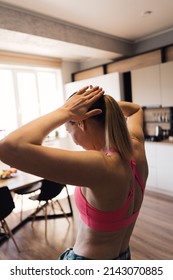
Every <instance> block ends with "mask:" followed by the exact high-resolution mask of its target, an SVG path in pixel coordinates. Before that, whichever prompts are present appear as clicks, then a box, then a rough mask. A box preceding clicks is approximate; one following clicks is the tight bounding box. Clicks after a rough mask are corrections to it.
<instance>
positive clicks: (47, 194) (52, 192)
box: [38, 179, 65, 201]
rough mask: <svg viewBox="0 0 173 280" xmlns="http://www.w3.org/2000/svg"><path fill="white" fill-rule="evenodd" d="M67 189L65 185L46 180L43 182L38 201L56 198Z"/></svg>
mask: <svg viewBox="0 0 173 280" xmlns="http://www.w3.org/2000/svg"><path fill="white" fill-rule="evenodd" d="M64 187H65V185H64V184H60V183H56V182H53V181H50V180H46V179H44V180H43V181H42V186H41V192H40V194H39V196H38V200H40V201H41V200H44V201H47V200H50V199H52V198H54V197H56V196H57V195H58V194H59V193H60V192H61V191H62V189H63V188H64Z"/></svg>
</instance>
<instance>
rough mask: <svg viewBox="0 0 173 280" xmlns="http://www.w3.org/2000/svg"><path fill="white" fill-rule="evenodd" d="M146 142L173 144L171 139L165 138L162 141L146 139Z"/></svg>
mask: <svg viewBox="0 0 173 280" xmlns="http://www.w3.org/2000/svg"><path fill="white" fill-rule="evenodd" d="M145 143H154V144H170V145H173V141H170V140H169V139H165V140H162V141H158V142H157V141H145Z"/></svg>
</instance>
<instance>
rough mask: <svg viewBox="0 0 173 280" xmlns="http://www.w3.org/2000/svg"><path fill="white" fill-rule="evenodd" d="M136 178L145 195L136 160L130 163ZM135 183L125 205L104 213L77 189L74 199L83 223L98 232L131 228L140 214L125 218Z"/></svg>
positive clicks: (135, 213)
mask: <svg viewBox="0 0 173 280" xmlns="http://www.w3.org/2000/svg"><path fill="white" fill-rule="evenodd" d="M130 165H131V168H132V171H133V174H134V177H135V178H136V179H137V181H138V182H139V185H140V187H141V191H142V195H144V188H145V186H144V184H143V181H142V179H141V177H140V175H139V174H138V172H137V171H136V163H135V161H134V160H132V161H131V162H130ZM134 186H135V182H134V180H133V183H132V186H131V189H130V192H129V195H128V198H127V200H126V202H125V203H124V205H123V206H122V207H121V208H120V209H118V210H117V211H108V212H106V211H102V210H99V209H96V208H95V207H93V206H92V205H91V204H89V203H88V201H87V200H86V198H85V197H84V195H83V194H82V192H81V188H80V187H76V188H75V192H74V198H75V203H76V206H77V208H78V210H79V213H80V216H81V219H82V221H83V222H84V223H85V224H86V225H87V226H89V227H90V228H92V229H94V230H97V231H114V230H118V229H121V228H124V227H127V226H129V225H130V224H131V223H133V222H135V221H136V219H137V216H138V214H139V210H140V209H138V210H137V211H135V212H134V213H133V214H132V215H130V216H129V217H125V214H126V213H127V210H128V207H129V205H130V202H131V199H132V197H133V192H134Z"/></svg>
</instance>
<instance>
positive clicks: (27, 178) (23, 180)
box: [0, 170, 73, 244]
mask: <svg viewBox="0 0 173 280" xmlns="http://www.w3.org/2000/svg"><path fill="white" fill-rule="evenodd" d="M42 180H44V178H42V177H39V176H36V175H33V174H29V173H26V172H23V171H20V170H17V172H16V173H14V174H12V175H11V177H10V178H6V179H0V188H1V187H3V186H7V187H8V188H9V190H10V191H11V192H13V191H16V190H19V189H22V188H25V187H29V186H30V185H32V184H34V183H38V182H41V181H42ZM65 187H66V192H67V199H68V203H69V208H70V212H68V213H66V215H67V216H69V217H70V216H72V215H73V210H72V205H71V200H70V196H69V193H68V188H67V186H66V185H65ZM34 213H35V211H34V212H33V213H31V214H29V215H28V216H27V217H26V218H25V219H23V220H22V221H20V222H19V223H18V224H16V225H15V226H14V227H13V228H12V229H11V231H12V233H13V234H14V233H15V232H16V231H18V230H19V229H20V228H21V227H22V226H23V225H25V224H26V222H28V221H32V219H33V215H34ZM58 217H64V215H63V214H61V213H59V214H51V215H48V217H47V218H48V219H52V218H58ZM44 218H45V216H44V215H38V216H36V217H35V219H36V220H40V219H44ZM5 240H7V237H6V236H5V235H4V237H3V238H1V239H0V244H2V243H3V242H4V241H5Z"/></svg>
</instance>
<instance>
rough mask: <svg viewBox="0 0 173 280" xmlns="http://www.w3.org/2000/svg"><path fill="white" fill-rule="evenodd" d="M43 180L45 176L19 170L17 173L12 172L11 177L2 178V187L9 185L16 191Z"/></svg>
mask: <svg viewBox="0 0 173 280" xmlns="http://www.w3.org/2000/svg"><path fill="white" fill-rule="evenodd" d="M42 180H43V178H41V177H38V176H36V175H32V174H29V173H26V172H23V171H20V170H18V171H17V172H16V173H14V174H11V176H10V177H9V178H6V179H0V187H3V186H7V187H8V188H9V190H10V191H16V190H19V189H21V188H25V187H29V186H30V185H32V184H34V183H37V182H40V181H42Z"/></svg>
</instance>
